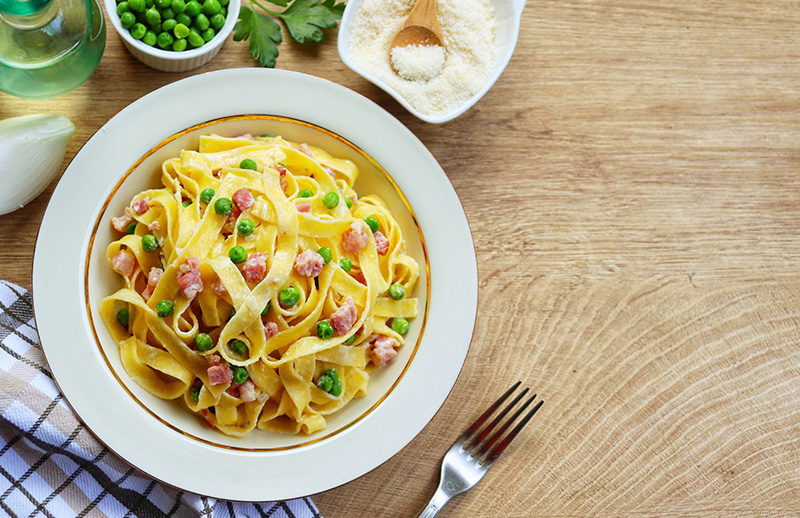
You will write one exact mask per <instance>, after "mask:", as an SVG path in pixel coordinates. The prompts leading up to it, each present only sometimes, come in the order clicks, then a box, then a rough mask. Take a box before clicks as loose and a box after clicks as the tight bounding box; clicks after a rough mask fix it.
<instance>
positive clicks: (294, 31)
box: [277, 0, 345, 43]
mask: <svg viewBox="0 0 800 518" xmlns="http://www.w3.org/2000/svg"><path fill="white" fill-rule="evenodd" d="M335 2H336V0H324V1H323V2H318V0H294V1H293V2H292V4H291V5H290V6H289V7H288V8H287V9H286V10H285V11H283V12H282V13H277V16H278V17H280V18H281V19H282V20H283V21H284V23H285V24H286V27H287V28H288V29H289V33H290V34H291V35H292V38H294V39H295V40H297V41H298V42H300V43H304V42H305V41H306V38H308V39H309V40H311V41H313V42H317V43H319V42H321V41H322V38H323V33H322V30H323V29H332V28H334V27H336V21H337V20H341V19H342V13H343V12H344V7H345V4H344V3H343V2H340V3H338V4H336V3H335Z"/></svg>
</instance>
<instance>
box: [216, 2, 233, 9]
mask: <svg viewBox="0 0 800 518" xmlns="http://www.w3.org/2000/svg"><path fill="white" fill-rule="evenodd" d="M230 2H231V0H219V5H221V6H222V8H223V9H224V8H225V6H226V5H228V4H229V3H230Z"/></svg>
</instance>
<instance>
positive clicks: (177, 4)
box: [170, 0, 186, 13]
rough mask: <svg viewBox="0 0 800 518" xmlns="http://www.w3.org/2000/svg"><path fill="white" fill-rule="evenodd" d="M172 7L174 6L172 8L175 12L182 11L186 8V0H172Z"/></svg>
mask: <svg viewBox="0 0 800 518" xmlns="http://www.w3.org/2000/svg"><path fill="white" fill-rule="evenodd" d="M170 7H172V10H173V11H175V13H182V12H183V11H185V10H186V2H184V1H183V0H172V3H171V4H170Z"/></svg>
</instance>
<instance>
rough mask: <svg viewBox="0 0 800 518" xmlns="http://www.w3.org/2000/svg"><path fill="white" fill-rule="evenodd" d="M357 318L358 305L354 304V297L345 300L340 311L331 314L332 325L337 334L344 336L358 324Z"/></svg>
mask: <svg viewBox="0 0 800 518" xmlns="http://www.w3.org/2000/svg"><path fill="white" fill-rule="evenodd" d="M356 318H358V311H357V310H356V305H355V303H354V302H353V297H350V296H348V297H347V298H346V299H344V303H342V305H341V306H339V309H337V310H336V311H334V312H333V313H332V314H331V324H332V325H333V328H334V329H335V330H336V333H337V334H339V335H343V334H345V333H347V332H348V331H350V328H351V327H353V324H355V323H356Z"/></svg>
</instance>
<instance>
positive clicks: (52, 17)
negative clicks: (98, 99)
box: [0, 0, 106, 99]
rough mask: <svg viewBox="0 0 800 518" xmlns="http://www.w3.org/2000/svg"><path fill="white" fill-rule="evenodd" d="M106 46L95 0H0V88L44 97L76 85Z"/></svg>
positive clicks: (65, 90)
mask: <svg viewBox="0 0 800 518" xmlns="http://www.w3.org/2000/svg"><path fill="white" fill-rule="evenodd" d="M105 45H106V27H105V21H104V20H103V12H102V11H101V10H100V6H99V4H98V3H97V0H0V90H3V91H4V92H8V93H10V94H12V95H16V96H18V97H27V98H30V99H42V98H46V97H55V96H57V95H61V94H65V93H67V92H69V91H71V90H74V89H75V88H77V87H78V86H80V85H81V84H82V83H83V82H84V81H86V80H87V79H88V78H89V76H90V75H92V73H93V72H94V71H95V69H96V68H97V65H98V64H99V63H100V58H101V57H102V55H103V50H104V49H105Z"/></svg>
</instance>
